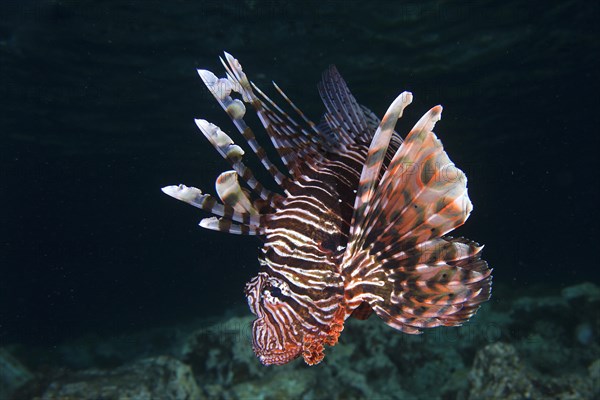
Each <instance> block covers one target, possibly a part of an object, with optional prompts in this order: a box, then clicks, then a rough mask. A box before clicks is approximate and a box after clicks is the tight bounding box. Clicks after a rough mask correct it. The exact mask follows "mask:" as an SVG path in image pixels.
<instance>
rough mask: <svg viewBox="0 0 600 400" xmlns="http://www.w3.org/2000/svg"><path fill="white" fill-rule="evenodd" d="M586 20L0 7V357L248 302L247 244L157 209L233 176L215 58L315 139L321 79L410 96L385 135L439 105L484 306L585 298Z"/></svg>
mask: <svg viewBox="0 0 600 400" xmlns="http://www.w3.org/2000/svg"><path fill="white" fill-rule="evenodd" d="M598 16H599V12H598V5H597V4H596V3H595V2H584V1H581V2H578V1H568V2H561V3H560V4H556V5H547V4H542V3H540V4H539V5H536V4H527V5H524V4H523V3H521V2H507V1H502V2H500V1H478V2H452V1H450V2H445V1H430V2H424V3H422V2H409V3H398V4H397V3H395V2H381V3H376V4H372V3H368V2H364V3H359V2H346V1H343V2H342V1H335V2H331V3H326V4H323V3H322V2H317V1H309V2H290V3H286V2H282V3H280V2H269V1H266V2H265V1H248V2H231V3H228V2H221V1H170V2H157V1H116V0H115V1H80V2H70V1H8V2H7V1H6V0H5V1H3V2H2V3H0V135H1V136H0V137H1V139H0V140H1V144H0V193H1V197H0V201H1V203H0V205H1V209H2V223H1V224H0V235H1V236H0V342H3V343H12V342H19V343H32V344H52V343H57V342H60V341H62V340H65V339H67V338H71V337H75V336H78V335H80V334H83V333H86V332H122V331H130V330H140V329H143V328H145V327H150V326H159V325H164V324H168V323H174V322H177V321H183V320H186V319H190V318H194V317H198V316H210V315H219V314H221V313H222V312H224V311H225V310H227V309H230V308H233V307H238V306H243V305H244V302H245V299H244V297H243V293H242V289H243V285H244V283H245V282H246V281H247V280H248V279H249V278H250V277H252V276H254V275H255V273H256V270H257V267H258V263H257V261H256V256H257V254H258V253H257V248H258V246H259V245H260V242H259V241H258V240H255V239H253V238H245V237H241V238H240V237H237V236H229V235H225V234H220V233H215V232H209V231H205V230H202V229H201V228H199V227H197V222H198V221H199V220H200V219H201V218H202V217H206V216H207V215H205V214H202V213H200V212H198V211H197V210H195V209H192V208H191V207H187V206H185V205H183V204H179V203H177V202H175V201H173V200H172V199H170V198H168V197H167V196H165V195H164V194H162V193H161V191H160V188H161V187H162V186H165V185H167V184H177V183H180V182H181V183H183V182H185V183H186V184H189V185H194V186H197V187H200V188H203V189H204V190H206V191H208V192H213V185H214V179H215V178H216V176H217V175H218V174H219V173H220V172H222V171H224V170H226V169H228V165H227V164H226V163H225V162H224V161H223V160H222V159H221V158H220V157H219V156H218V155H217V154H216V152H214V150H213V149H212V147H211V146H210V145H209V144H208V143H207V142H206V140H205V139H204V138H203V137H202V136H201V135H200V134H199V132H198V131H197V128H196V127H195V125H194V122H193V118H197V117H201V118H206V119H208V120H210V121H212V122H215V123H217V124H218V125H220V126H221V127H222V128H223V129H225V130H226V131H228V132H230V133H232V134H233V132H234V127H233V125H232V124H230V123H229V121H228V120H227V117H226V115H224V113H223V112H222V110H221V109H220V107H219V106H218V105H217V104H216V102H214V101H213V99H212V97H211V96H210V94H209V93H208V92H207V91H206V90H205V89H204V88H203V85H202V82H201V80H200V79H199V77H198V76H197V74H196V72H195V69H196V68H199V67H202V68H207V69H210V70H213V71H215V72H217V71H218V72H219V74H220V71H222V69H221V67H220V65H219V64H218V59H217V57H218V56H219V55H221V54H222V51H223V50H226V51H228V52H230V53H232V54H233V55H235V57H236V58H238V59H239V60H240V61H241V62H242V64H243V65H244V68H245V71H246V72H247V74H248V75H249V76H250V77H251V78H252V79H253V80H254V81H255V82H256V83H257V84H258V85H259V86H261V87H262V88H263V89H268V90H269V93H274V91H271V90H270V88H269V84H270V80H275V81H276V82H277V83H278V84H279V85H280V86H281V87H282V88H283V89H284V90H285V91H286V93H287V94H288V95H289V96H290V97H291V98H293V99H294V101H295V102H296V104H297V105H299V106H300V107H301V108H302V109H303V110H305V112H306V113H307V114H308V115H309V116H310V117H311V118H313V119H314V120H318V119H319V117H320V113H321V112H322V107H321V104H320V100H319V98H318V93H317V90H316V83H317V82H318V80H319V79H320V74H321V71H322V70H324V69H325V68H326V67H327V66H328V65H329V64H336V65H337V67H338V69H339V70H340V72H341V73H342V75H343V76H344V78H345V79H346V81H347V82H348V85H349V87H350V88H351V90H352V91H353V93H354V95H355V96H356V97H357V99H358V100H359V101H360V102H361V103H362V104H364V105H366V106H368V107H370V108H371V109H372V110H374V111H375V113H376V114H378V115H379V116H381V115H382V114H383V113H384V111H385V110H386V108H387V106H388V104H389V103H390V102H391V100H393V99H394V97H395V96H396V95H397V94H399V93H400V92H401V91H403V90H411V91H412V92H413V94H414V95H415V101H414V102H413V104H412V105H411V107H410V109H408V110H407V112H406V113H405V120H404V121H403V122H401V123H400V124H399V126H398V130H399V131H400V132H406V131H407V129H409V128H410V126H412V123H413V122H414V121H416V119H417V118H418V117H419V116H420V115H422V113H423V112H425V111H426V110H427V109H429V107H431V106H433V105H435V104H442V105H443V106H444V116H443V119H442V121H441V122H440V123H438V125H437V127H436V132H437V133H438V135H439V136H440V138H442V140H443V142H444V145H445V147H446V149H447V150H448V153H449V154H450V155H451V158H452V160H453V161H454V162H456V164H457V165H458V166H459V167H461V168H462V169H463V170H465V172H466V174H467V176H468V178H469V189H470V192H469V194H470V197H471V199H472V201H473V203H474V207H475V208H474V212H473V214H472V215H471V218H470V219H469V221H468V222H467V224H466V225H465V226H464V227H462V228H460V230H459V232H458V233H459V234H462V235H465V236H467V237H469V238H472V239H474V240H477V241H479V242H481V243H485V244H486V249H485V258H486V259H487V260H488V261H489V262H490V264H491V266H493V267H494V275H495V278H494V285H496V286H497V287H498V288H500V291H499V293H502V289H501V288H502V287H505V288H510V290H511V291H513V292H518V293H530V292H533V291H536V290H541V289H540V287H545V288H546V289H547V288H548V287H550V288H551V287H555V288H556V289H557V290H558V289H560V288H562V287H563V286H565V285H568V284H571V283H578V282H582V281H592V282H594V281H595V282H596V283H598V282H600V273H599V272H598V268H597V267H598V266H597V264H598V263H597V257H596V251H597V247H598V245H597V244H598V241H599V239H600V237H599V233H598V212H597V207H598V204H599V196H598V194H599V193H598V191H599V189H598V188H599V187H600V185H599V179H598V167H597V159H598V151H599V144H600V143H599V139H598V138H599V135H598V126H600V125H599V122H600V121H599V119H600V118H599V115H600V113H599V112H598V107H599V106H600V101H599V97H598V93H599V91H598V90H599V89H600V87H599V86H600V85H599V81H598V73H597V71H598V70H599V68H598V67H599V64H600V63H599V60H598V54H600V48H599V47H600V46H599V45H598V40H597V37H598V33H599V32H598ZM255 122H256V121H255ZM255 126H256V125H255ZM257 131H260V130H258V129H257ZM234 137H235V136H234ZM263 139H264V137H263ZM237 141H238V142H241V140H240V139H238V140H237ZM506 292H508V291H505V293H506ZM493 301H496V302H502V301H503V299H502V296H500V297H498V298H497V297H496V295H494V297H493Z"/></svg>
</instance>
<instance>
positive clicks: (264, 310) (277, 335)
mask: <svg viewBox="0 0 600 400" xmlns="http://www.w3.org/2000/svg"><path fill="white" fill-rule="evenodd" d="M289 290H290V289H289V286H288V285H287V283H286V282H284V281H283V280H281V279H279V278H275V277H272V276H269V275H268V274H267V273H265V272H261V273H259V274H258V276H256V277H254V278H253V279H252V280H251V281H250V282H248V283H247V284H246V289H245V293H246V297H247V299H248V305H249V306H250V310H251V311H252V313H253V314H254V315H256V316H257V317H258V318H257V319H256V320H254V323H253V324H252V347H253V349H254V353H255V354H256V356H257V357H258V358H259V359H260V361H261V362H262V363H263V364H265V365H270V364H277V365H281V364H286V363H288V362H290V361H291V360H293V359H295V358H296V357H298V356H299V355H300V353H301V352H302V346H303V345H302V343H303V333H302V331H301V324H300V323H299V321H296V320H295V317H293V316H294V315H296V313H295V312H294V310H292V309H291V306H290V305H289V304H288V303H286V298H287V297H288V296H287V295H288V294H289Z"/></svg>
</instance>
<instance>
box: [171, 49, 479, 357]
mask: <svg viewBox="0 0 600 400" xmlns="http://www.w3.org/2000/svg"><path fill="white" fill-rule="evenodd" d="M225 59H226V61H224V60H222V59H221V61H222V63H223V65H224V67H225V69H226V77H225V78H221V79H219V78H217V77H216V76H215V75H214V74H213V73H211V72H209V71H206V70H199V71H198V72H199V74H200V77H201V78H202V80H203V81H204V83H205V84H206V86H207V87H208V89H209V90H210V92H211V93H212V94H213V95H214V97H215V98H216V99H217V101H218V102H219V103H220V104H221V106H222V107H223V109H224V110H225V111H226V112H227V114H228V115H229V116H230V117H231V119H232V120H233V123H234V125H235V126H236V128H237V129H238V130H239V132H240V133H241V134H242V135H243V137H244V138H245V139H246V141H247V142H248V144H249V146H250V148H251V149H252V151H253V152H254V153H255V154H256V156H257V157H258V158H259V159H260V161H261V163H262V164H263V166H264V167H265V168H266V170H267V171H268V172H269V173H270V175H271V176H272V177H273V179H274V181H275V182H276V183H277V185H278V186H279V188H280V190H279V191H278V192H272V191H269V190H268V189H266V188H265V187H264V186H263V185H261V184H260V183H259V182H258V181H257V180H256V178H255V177H254V175H253V173H252V172H251V171H250V169H249V168H247V167H246V166H245V165H244V163H243V161H242V156H243V155H244V151H243V150H242V148H241V147H239V146H237V145H236V144H234V143H233V141H232V140H231V138H230V137H229V136H228V135H227V134H225V133H224V132H223V131H222V130H221V129H219V127H217V126H216V125H213V124H211V123H209V122H207V121H205V120H201V119H199V120H196V124H197V125H198V127H199V128H200V130H201V131H202V133H203V134H204V135H205V136H206V138H207V139H208V140H209V141H210V142H211V144H212V145H213V146H214V147H215V148H216V150H217V151H218V152H219V153H220V154H221V155H222V156H223V157H224V158H225V159H226V160H227V161H228V162H229V163H230V164H231V166H232V169H233V170H232V171H228V172H225V173H223V174H221V175H220V176H219V177H218V178H217V182H216V191H217V193H218V195H219V198H220V199H221V202H219V201H218V200H217V199H215V198H214V197H212V196H210V195H208V194H203V193H202V192H201V191H200V190H199V189H196V188H193V187H187V186H184V185H178V186H167V187H165V188H163V191H164V192H165V193H167V194H168V195H170V196H172V197H175V198H177V199H179V200H182V201H185V202H187V203H189V204H192V205H193V206H196V207H198V208H201V209H203V210H207V211H210V212H212V213H213V214H215V215H217V216H220V218H216V217H212V218H206V219H203V220H202V221H201V222H200V225H201V226H202V227H204V228H208V229H213V230H219V231H225V232H230V233H238V234H249V235H259V236H260V237H262V238H263V239H264V245H263V247H262V254H261V255H260V258H259V262H260V265H261V269H260V272H259V273H258V275H257V276H256V277H254V278H253V279H252V280H250V282H249V283H248V284H247V285H246V289H245V293H246V297H247V299H248V304H249V306H250V309H251V311H252V313H254V314H255V315H256V317H257V318H256V320H255V321H254V323H253V349H254V351H255V353H256V355H257V356H258V357H259V359H260V361H261V362H262V363H264V364H285V363H287V362H289V361H291V360H293V359H295V358H296V357H299V356H302V357H303V358H304V360H305V361H306V362H307V363H308V364H311V365H312V364H316V363H319V362H320V361H321V360H322V359H323V357H324V346H325V345H326V344H327V345H330V346H332V345H334V344H336V342H337V340H338V337H339V335H340V332H341V331H342V329H343V326H344V321H345V319H346V318H348V317H350V316H354V317H356V318H359V319H365V318H367V317H368V316H369V315H370V314H371V313H372V312H375V314H376V315H377V316H378V317H380V318H381V319H383V321H384V322H385V323H387V324H388V325H390V326H392V327H393V328H396V329H398V330H400V331H403V332H406V333H411V334H416V333H420V331H421V329H422V328H430V327H436V326H457V325H460V324H461V323H463V322H465V321H467V320H468V319H469V318H470V317H471V316H472V315H473V314H474V313H475V312H476V311H477V309H478V308H479V306H480V304H481V303H482V302H484V301H486V300H487V299H488V298H489V297H490V291H491V270H490V269H489V268H488V266H487V263H486V262H485V261H483V260H481V258H480V255H481V253H480V252H481V249H482V247H483V246H480V245H479V244H477V243H475V242H472V241H470V240H467V239H464V238H453V237H450V236H445V235H446V234H447V233H448V232H450V231H452V230H453V229H455V228H456V227H458V226H460V225H462V224H463V223H464V222H465V220H466V219H467V217H468V215H469V213H470V212H471V209H472V205H471V202H470V200H469V197H468V195H467V186H466V182H467V180H466V177H465V175H464V174H463V172H462V171H460V170H459V169H457V168H456V167H455V166H454V164H453V163H452V162H451V161H450V159H449V158H448V156H447V155H446V153H445V151H444V149H443V147H442V144H441V143H440V141H439V140H438V139H437V138H436V136H435V134H434V133H433V132H432V129H433V127H434V125H435V123H436V122H437V121H438V120H439V119H440V116H441V111H442V108H441V106H436V107H434V108H432V109H431V110H429V111H428V112H427V113H426V114H425V115H424V116H423V117H422V118H421V119H420V120H419V121H418V122H417V123H416V125H415V126H414V127H413V128H412V130H411V131H410V132H409V133H408V135H407V136H406V138H405V139H404V140H402V138H401V137H400V135H398V134H397V133H396V132H394V127H395V125H396V122H397V120H398V118H400V116H401V115H402V112H403V110H404V108H405V107H406V106H407V105H408V104H410V102H411V101H412V95H411V93H408V92H404V93H402V94H400V96H398V97H397V98H396V99H395V100H394V102H393V103H392V104H391V106H390V107H389V109H388V110H387V112H386V114H385V115H384V117H383V119H382V120H381V121H379V119H378V118H377V117H376V116H375V115H374V114H373V113H372V112H371V111H369V110H368V109H367V108H365V107H363V106H361V105H359V104H358V103H357V102H356V100H355V98H354V97H353V96H352V94H351V93H350V91H349V90H348V88H347V86H346V83H345V82H344V80H343V79H342V78H341V76H340V75H339V73H338V72H337V70H336V69H335V67H330V68H329V69H328V70H327V71H326V72H325V73H324V74H323V80H322V82H321V83H320V84H319V93H320V95H321V98H322V100H323V102H324V104H325V107H326V112H325V114H324V116H323V119H322V121H321V122H320V123H319V124H315V123H313V122H311V121H310V120H308V118H306V117H305V116H304V114H303V113H302V112H301V111H300V110H299V109H298V108H297V107H296V105H295V104H294V103H292V102H291V100H289V98H288V97H287V96H286V95H285V94H284V93H283V92H282V91H281V89H279V87H278V86H277V85H275V88H276V90H277V91H278V92H279V94H280V95H281V96H283V97H284V99H285V100H286V102H287V103H288V104H289V106H290V107H291V108H292V109H293V110H294V111H295V112H296V113H297V114H298V116H299V118H300V120H299V121H301V122H298V121H296V120H295V119H293V118H292V117H291V116H290V115H288V114H287V113H286V112H285V111H283V110H282V109H281V108H280V107H279V106H277V105H276V104H275V103H274V102H273V101H272V100H271V99H270V98H269V97H267V96H266V95H265V94H264V93H263V92H261V91H260V90H259V89H258V88H257V87H256V86H255V85H254V84H252V83H250V81H249V80H248V79H247V78H246V75H245V74H244V72H243V71H242V67H241V65H240V64H239V62H238V61H237V60H236V59H235V58H233V57H232V56H231V55H229V54H227V53H225ZM245 104H248V105H250V106H251V107H252V108H253V109H254V111H255V112H256V113H257V114H258V116H259V118H260V121H261V123H262V125H263V126H264V128H265V129H266V131H267V133H268V135H269V137H270V139H271V142H272V144H273V146H274V147H275V149H276V150H277V153H278V155H279V156H280V158H281V161H282V164H283V165H284V166H285V168H286V171H285V173H284V172H281V170H280V169H279V168H278V167H277V166H276V165H275V164H273V163H272V162H271V161H270V160H269V159H268V157H267V155H266V152H265V150H264V149H263V148H262V147H261V146H260V145H259V144H258V141H257V139H256V138H255V135H254V133H253V132H252V130H251V129H250V127H248V125H247V124H246V123H245V121H244V119H243V117H244V115H245V112H246V106H245ZM238 178H241V179H242V181H243V182H245V184H246V185H247V186H248V188H249V190H248V189H246V188H242V186H241V185H240V183H239V181H238Z"/></svg>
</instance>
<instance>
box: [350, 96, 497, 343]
mask: <svg viewBox="0 0 600 400" xmlns="http://www.w3.org/2000/svg"><path fill="white" fill-rule="evenodd" d="M408 100H410V97H409V98H408ZM406 103H407V102H406V99H405V100H404V101H402V98H401V97H399V98H398V99H396V101H395V102H394V103H393V104H392V106H390V109H389V110H388V113H386V115H385V116H384V118H383V120H382V123H381V125H380V127H379V129H378V131H377V133H376V135H375V137H374V139H373V142H372V144H371V146H370V148H369V152H368V155H367V160H366V162H365V166H364V168H363V173H362V175H361V180H360V183H359V188H358V193H357V198H356V203H355V211H354V216H353V219H352V221H353V222H352V226H351V230H350V240H349V242H348V246H347V249H346V253H345V256H344V262H343V266H342V268H343V272H344V275H345V276H346V277H347V278H346V280H347V282H349V283H348V285H347V287H346V294H347V298H348V302H349V305H350V307H351V308H352V307H358V306H359V305H360V304H362V302H364V301H366V302H367V303H368V304H369V305H370V306H371V308H372V309H373V311H375V313H376V314H377V315H378V316H379V317H380V318H382V319H383V320H384V321H385V322H386V323H387V324H388V325H390V326H392V327H394V328H396V329H400V330H402V331H404V332H407V333H419V332H420V331H419V328H427V327H434V326H440V325H446V326H450V325H460V324H461V323H462V322H464V321H466V320H468V319H469V318H470V317H471V316H472V315H473V314H474V313H475V312H476V310H477V309H478V307H479V304H480V303H481V302H483V301H485V300H487V299H488V298H489V295H490V290H491V276H490V273H491V270H490V269H489V268H488V267H487V263H486V262H485V261H483V260H481V259H480V251H481V248H482V246H479V245H478V244H477V243H475V242H471V241H468V240H466V239H453V238H449V237H443V235H445V234H446V233H448V232H450V231H452V230H453V229H455V228H457V227H458V226H460V225H462V224H463V223H464V222H465V220H466V219H467V218H468V216H469V214H470V212H471V210H472V205H471V201H470V200H469V197H468V194H467V179H466V177H465V175H464V173H463V172H462V171H460V170H459V169H457V168H456V167H455V166H454V164H453V163H452V162H451V161H450V159H449V158H448V156H447V154H446V152H445V151H444V149H443V147H442V144H441V142H440V141H439V140H438V139H437V137H436V136H435V134H434V133H433V132H432V129H433V127H434V125H435V122H436V121H438V120H439V119H440V116H441V111H442V108H441V107H440V106H436V107H434V108H432V109H431V110H430V111H429V112H428V113H426V114H425V115H424V116H423V117H422V118H421V119H420V120H419V122H417V124H416V125H415V126H414V128H413V129H412V130H411V131H410V133H409V134H408V135H407V137H406V140H405V141H404V142H403V143H402V144H401V145H400V147H399V148H398V150H397V152H396V154H395V155H394V156H393V158H392V160H391V161H390V163H389V165H388V166H387V169H386V170H385V173H384V174H383V177H382V178H381V179H379V177H380V176H381V175H380V171H381V169H382V168H385V166H384V164H383V158H384V155H385V153H386V151H387V146H388V145H389V141H390V138H391V132H392V130H393V128H394V125H395V123H396V121H397V119H398V117H399V115H400V114H401V113H402V109H403V108H404V107H403V106H404V105H406Z"/></svg>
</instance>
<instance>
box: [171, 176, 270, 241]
mask: <svg viewBox="0 0 600 400" xmlns="http://www.w3.org/2000/svg"><path fill="white" fill-rule="evenodd" d="M162 191H163V193H165V194H167V195H169V196H171V197H173V198H175V199H177V200H181V201H183V202H185V203H188V204H190V205H192V206H194V207H196V208H199V209H201V210H205V211H208V212H211V213H213V214H215V215H218V216H221V217H223V220H229V221H237V222H240V223H241V224H240V225H239V229H238V228H236V230H239V233H242V230H244V232H245V233H248V234H262V231H263V229H262V228H261V227H260V226H261V216H260V215H256V214H251V213H248V212H239V211H236V210H235V209H234V207H231V206H229V205H225V204H221V203H219V202H218V201H217V199H215V198H214V197H212V196H211V195H209V194H203V193H202V191H201V190H200V189H197V188H195V187H188V186H185V185H171V186H165V187H163V188H162ZM204 225H208V221H207V222H205V223H204ZM220 226H221V227H226V226H227V224H225V223H223V222H222V223H221V225H220ZM204 227H207V228H208V229H215V228H219V224H214V223H211V224H210V226H204ZM242 227H245V228H244V229H242ZM217 230H221V229H217ZM225 231H226V232H230V227H227V228H226V229H225ZM235 233H237V232H235Z"/></svg>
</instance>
